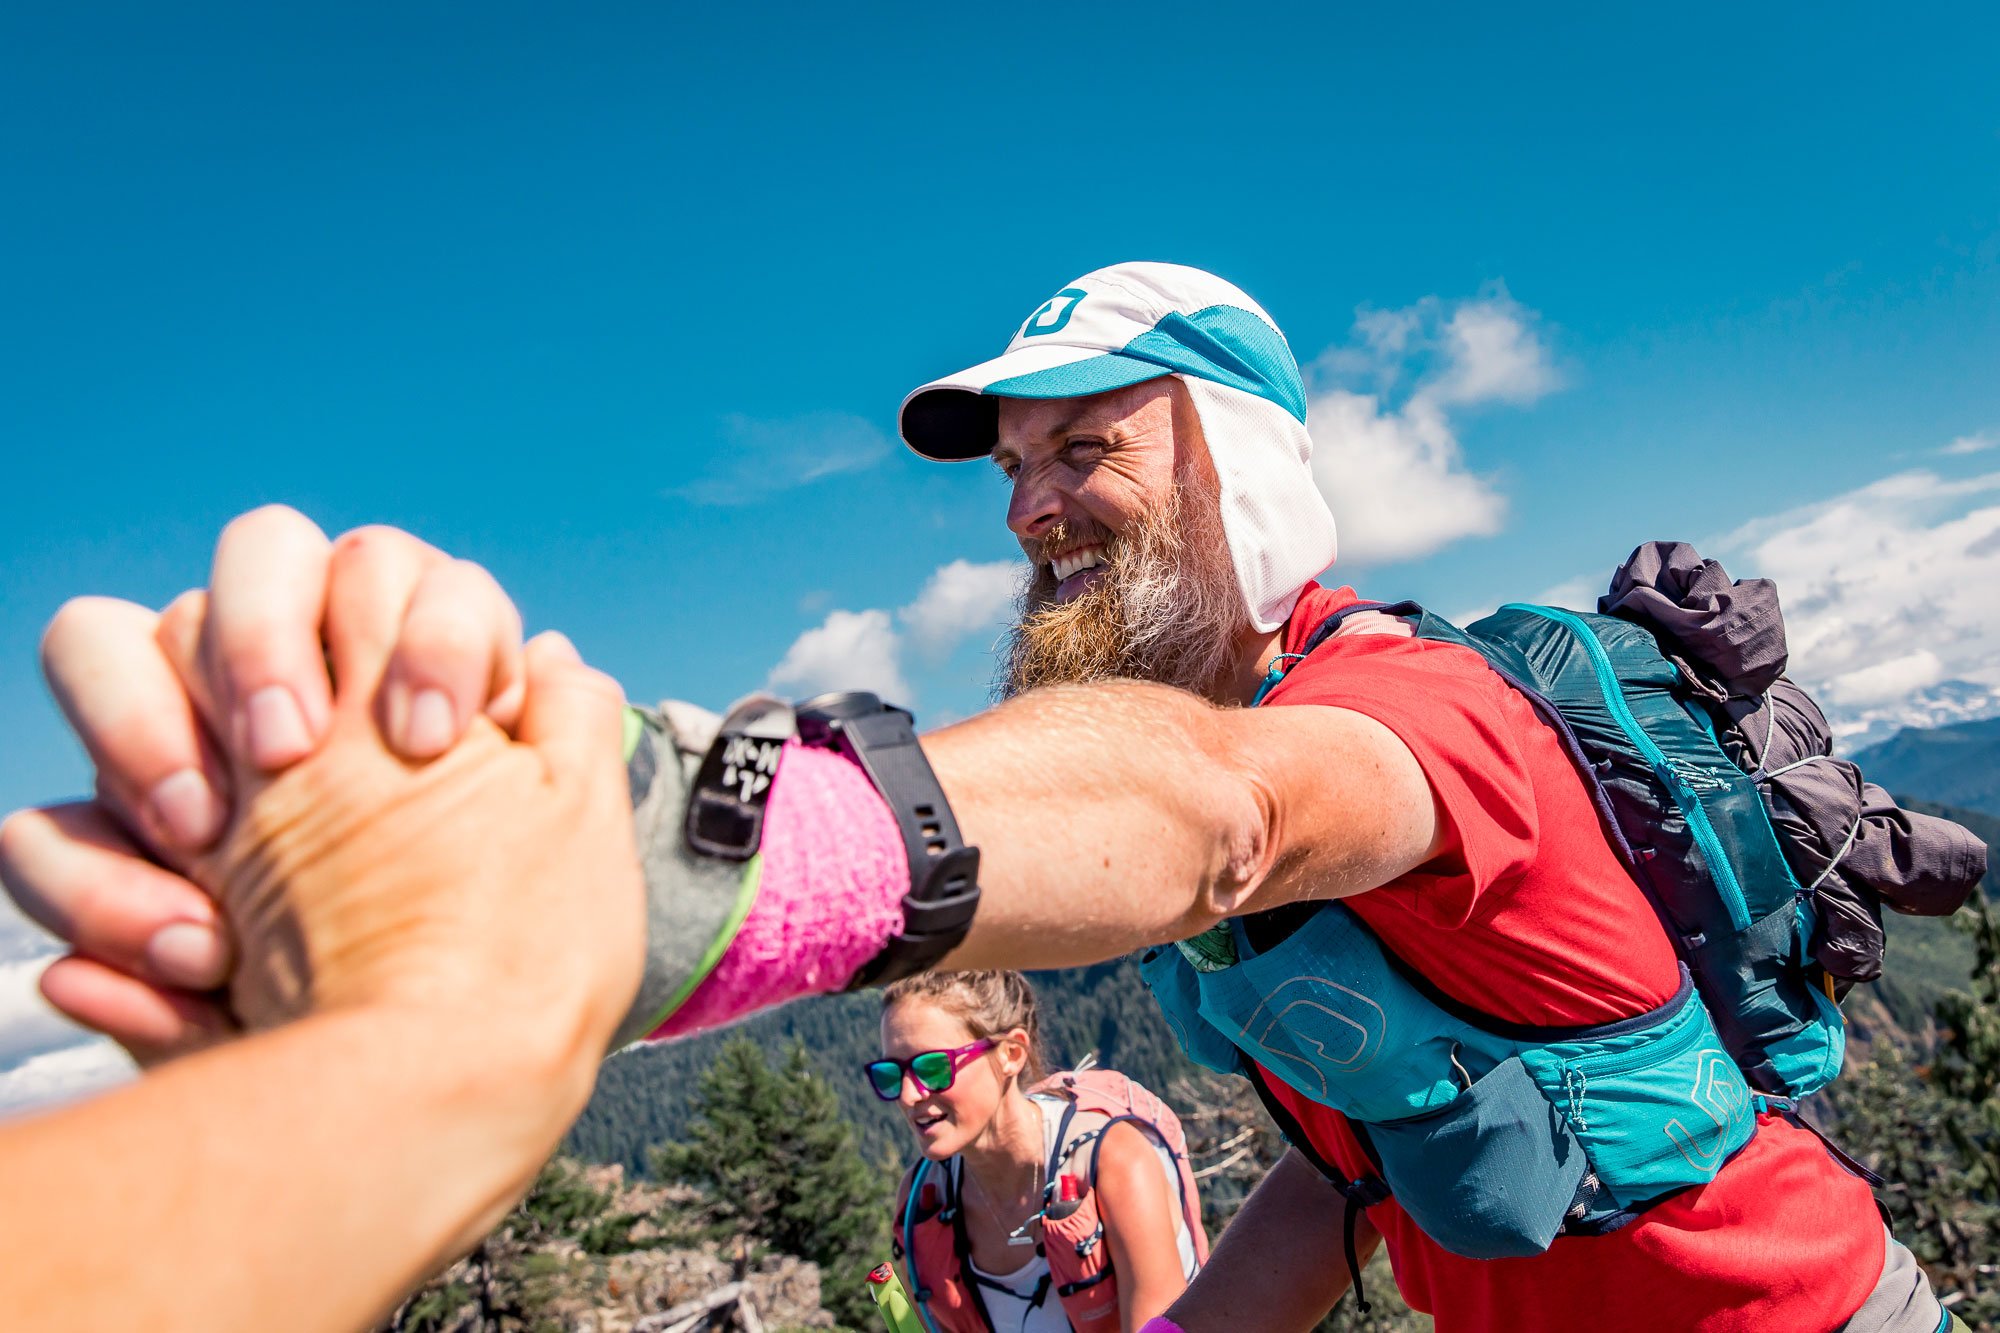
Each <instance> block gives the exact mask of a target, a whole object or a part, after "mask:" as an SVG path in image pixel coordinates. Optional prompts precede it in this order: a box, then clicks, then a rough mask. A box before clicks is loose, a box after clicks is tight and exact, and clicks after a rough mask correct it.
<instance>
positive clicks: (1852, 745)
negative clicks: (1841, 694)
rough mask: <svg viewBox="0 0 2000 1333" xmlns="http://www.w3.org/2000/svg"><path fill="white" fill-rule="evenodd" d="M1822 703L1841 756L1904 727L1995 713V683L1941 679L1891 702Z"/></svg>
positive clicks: (1998, 705)
mask: <svg viewBox="0 0 2000 1333" xmlns="http://www.w3.org/2000/svg"><path fill="white" fill-rule="evenodd" d="M1821 703H1822V704H1825V705H1826V715H1827V720H1828V721H1830V722H1832V723H1833V734H1834V735H1835V736H1836V737H1837V738H1838V739H1839V751H1838V752H1839V753H1840V754H1841V755H1842V756H1843V757H1852V756H1853V755H1854V754H1855V753H1856V752H1857V751H1859V750H1863V749H1866V748H1868V747H1870V746H1875V745H1880V744H1881V743H1882V742H1884V741H1886V740H1890V739H1892V738H1893V737H1894V736H1895V735H1896V733H1898V732H1900V731H1904V730H1907V729H1909V728H1916V729H1918V730H1930V729H1933V728H1938V727H1950V726H1956V725H1957V724H1958V723H1961V722H1977V721H1981V720H1983V719H1985V718H1989V717H2000V686H1993V685H1981V684H1979V683H1977V682H1975V681H1970V680H1941V681H1939V682H1938V683H1937V684H1935V685H1927V686H1925V687H1924V688H1923V689H1921V690H1912V691H1911V692H1910V693H1908V694H1906V695H1904V696H1902V697H1901V698H1899V699H1896V700H1894V701H1893V702H1890V703H1878V704H1868V705H1865V706H1859V707H1857V706H1854V705H1848V706H1845V707H1843V706H1841V705H1839V704H1832V703H1828V701H1826V700H1824V699H1822V700H1821ZM1883 785H1884V786H1887V785H1888V784H1886V783H1884V784H1883Z"/></svg>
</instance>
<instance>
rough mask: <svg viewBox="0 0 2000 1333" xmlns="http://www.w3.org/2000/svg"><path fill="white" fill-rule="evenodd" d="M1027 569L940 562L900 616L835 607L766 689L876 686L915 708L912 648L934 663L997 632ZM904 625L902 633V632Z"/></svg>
mask: <svg viewBox="0 0 2000 1333" xmlns="http://www.w3.org/2000/svg"><path fill="white" fill-rule="evenodd" d="M1023 572H1024V566H1023V565H1022V564H1021V563H1020V562H1019V561H1016V560H995V561H991V562H989V563H984V564H980V563H975V562H973V561H970V560H954V561H952V562H951V563H950V564H947V565H941V566H939V567H938V568H937V569H936V570H935V571H934V572H933V573H932V574H931V576H930V578H928V579H926V580H925V581H924V586H923V588H922V589H921V590H920V591H919V592H918V593H917V596H916V600H915V601H913V602H911V603H910V604H909V605H908V606H905V607H902V608H901V609H900V610H898V611H896V612H895V613H894V614H893V615H892V614H891V613H890V612H888V611H886V610H882V609H880V608H870V609H869V610H866V611H832V612H829V613H828V614H827V617H826V619H825V620H823V621H821V622H820V623H819V624H818V625H816V626H814V627H813V628H812V629H809V630H807V631H806V632H805V633H803V634H801V635H799V637H798V638H796V639H794V640H793V641H792V646H791V647H790V648H788V649H786V650H785V656H784V660H783V661H781V662H779V663H778V665H777V666H776V667H774V668H773V669H772V671H771V674H770V677H769V678H768V679H767V680H766V682H765V686H766V688H768V689H770V690H773V691H776V692H778V693H780V694H790V695H806V694H814V693H818V692H820V691H823V690H873V691H874V692H875V693H876V694H879V695H881V696H882V697H883V698H884V699H886V700H888V701H890V702H892V703H899V704H902V705H903V706H905V707H910V706H912V705H914V703H915V702H916V691H915V690H913V689H912V688H911V687H910V684H909V680H908V677H907V676H906V675H905V674H904V671H903V658H904V650H905V648H906V647H908V646H911V645H914V646H915V647H916V649H917V650H918V651H919V652H920V653H922V654H923V655H924V656H925V657H927V658H929V659H930V660H932V661H933V662H935V661H939V660H942V659H943V658H945V657H947V656H949V655H950V654H951V652H952V650H953V649H955V648H956V647H958V645H959V644H960V643H962V642H963V641H964V640H965V638H966V637H967V636H968V635H971V634H976V633H978V632H979V631H981V630H985V629H989V628H990V629H993V630H996V631H997V630H998V628H999V627H1000V624H1001V623H1002V620H1003V619H1004V617H1005V613H1006V611H1007V609H1008V607H1010V606H1012V605H1013V602H1014V596H1015V593H1016V591H1017V590H1018V589H1019V588H1020V584H1021V578H1022V575H1023ZM898 622H900V623H901V625H902V626H903V629H902V630H899V629H897V627H896V626H897V623H898ZM906 632H907V633H906ZM906 638H907V641H908V642H907V643H906Z"/></svg>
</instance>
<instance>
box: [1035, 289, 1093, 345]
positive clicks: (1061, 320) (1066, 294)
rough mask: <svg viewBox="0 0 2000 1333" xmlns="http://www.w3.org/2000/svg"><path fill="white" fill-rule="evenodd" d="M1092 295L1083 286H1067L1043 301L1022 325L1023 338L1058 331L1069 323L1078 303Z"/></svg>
mask: <svg viewBox="0 0 2000 1333" xmlns="http://www.w3.org/2000/svg"><path fill="white" fill-rule="evenodd" d="M1088 295H1090V293H1089V292H1086V291H1085V290H1084V289H1083V288H1081V287H1065V288H1063V289H1062V290H1061V291H1059V292H1057V293H1056V294H1055V295H1054V296H1051V297H1050V298H1049V299H1048V300H1046V301H1044V302H1042V304H1041V307H1040V308H1039V309H1038V310H1036V311H1035V313H1034V314H1032V315H1030V316H1028V322H1027V323H1026V324H1023V325H1022V326H1021V336H1022V337H1023V338H1035V337H1039V336H1040V335H1042V334H1044V333H1058V332H1060V331H1061V330H1062V328H1063V326H1064V325H1066V324H1068V323H1069V317H1070V316H1071V315H1072V314H1074V313H1076V307H1077V303H1078V302H1080V301H1081V300H1083V298H1084V297H1086V296H1088Z"/></svg>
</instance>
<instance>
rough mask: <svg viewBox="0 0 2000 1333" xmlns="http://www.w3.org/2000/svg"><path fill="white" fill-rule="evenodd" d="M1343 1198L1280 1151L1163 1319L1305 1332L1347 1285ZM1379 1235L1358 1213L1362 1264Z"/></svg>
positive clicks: (1189, 1328) (1189, 1329) (1198, 1332)
mask: <svg viewBox="0 0 2000 1333" xmlns="http://www.w3.org/2000/svg"><path fill="white" fill-rule="evenodd" d="M1345 1203H1346V1201H1345V1200H1344V1199H1342V1197H1341V1195H1340V1191H1338V1190H1336V1189H1335V1188H1334V1187H1333V1184H1332V1182H1330V1181H1328V1180H1327V1179H1326V1178H1325V1177H1324V1176H1322V1175H1320V1173H1319V1172H1318V1171H1317V1170H1315V1169H1314V1168H1313V1166H1312V1164H1311V1163H1309V1162H1307V1161H1306V1160H1305V1159H1304V1158H1303V1157H1301V1156H1299V1154H1298V1153H1296V1152H1287V1153H1286V1154H1285V1155H1284V1156H1283V1157H1281V1158H1279V1159H1278V1164H1277V1165H1276V1166H1275V1167H1273V1168H1271V1173H1270V1174H1269V1175H1268V1176H1266V1177H1264V1179H1263V1181H1262V1182H1260V1183H1259V1184H1258V1186H1257V1188H1256V1189H1255V1190H1253V1191H1252V1192H1251V1194H1250V1197H1249V1198H1248V1199H1246V1200H1244V1201H1243V1207H1242V1208H1241V1209H1239V1210H1238V1211H1237V1214H1236V1216H1235V1217H1234V1218H1232V1219H1231V1220H1230V1223H1229V1226H1228V1228H1227V1229H1226V1230H1224V1231H1223V1233H1222V1236H1221V1238H1220V1239H1219V1240H1218V1241H1217V1242H1216V1245H1215V1252H1214V1253H1213V1254H1211V1255H1210V1256H1209V1260H1208V1263H1207V1265H1206V1266H1205V1267H1203V1269H1202V1270H1201V1272H1199V1273H1197V1274H1195V1278H1194V1281H1193V1282H1192V1283H1190V1284H1189V1285H1188V1289H1187V1290H1186V1291H1185V1292H1183V1293H1182V1294H1181V1298H1180V1299H1179V1300H1177V1301H1175V1302H1174V1304H1173V1308H1171V1309H1170V1310H1168V1311H1167V1317H1168V1318H1170V1319H1172V1320H1173V1321H1174V1322H1175V1323H1177V1324H1179V1325H1180V1326H1181V1328H1183V1329H1184V1330H1186V1333H1230V1331H1231V1330H1235V1329H1240V1328H1256V1329H1268V1330H1271V1333H1287V1331H1288V1330H1298V1333H1305V1330H1307V1329H1310V1328H1311V1327H1312V1326H1313V1325H1314V1324H1316V1323H1318V1322H1319V1321H1320V1319H1321V1318H1323V1317H1324V1316H1325V1314H1326V1312H1327V1311H1328V1310H1331V1309H1332V1308H1333V1303H1334V1302H1335V1301H1337V1300H1339V1299H1340V1297H1341V1294H1342V1293H1343V1292H1345V1291H1346V1290H1347V1287H1348V1276H1347V1266H1346V1264H1345V1262H1344V1261H1343V1255H1342V1249H1341V1223H1342V1209H1343V1208H1344V1207H1345ZM1380 1241H1381V1236H1380V1235H1379V1234H1378V1233H1377V1232H1376V1230H1375V1228H1374V1227H1372V1226H1370V1225H1369V1224H1368V1219H1367V1218H1366V1217H1365V1216H1364V1217H1362V1218H1361V1219H1360V1220H1359V1223H1358V1229H1357V1231H1356V1232H1355V1243H1356V1246H1357V1248H1358V1251H1359V1255H1360V1260H1361V1262H1362V1263H1364V1264H1365V1263H1367V1262H1368V1256H1369V1255H1371V1254H1373V1253H1374V1252H1375V1246H1376V1245H1377V1244H1378V1243H1380Z"/></svg>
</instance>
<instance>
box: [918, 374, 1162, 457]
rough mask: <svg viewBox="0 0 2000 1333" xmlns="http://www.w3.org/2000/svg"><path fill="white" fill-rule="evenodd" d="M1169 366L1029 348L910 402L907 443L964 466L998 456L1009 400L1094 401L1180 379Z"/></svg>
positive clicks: (940, 383)
mask: <svg viewBox="0 0 2000 1333" xmlns="http://www.w3.org/2000/svg"><path fill="white" fill-rule="evenodd" d="M1173 373H1174V372H1173V369H1172V368H1171V367H1169V366H1163V365H1160V364H1159V363H1157V362H1154V361H1142V360H1140V359H1139V358H1138V357H1135V356H1124V355H1121V354H1119V353H1117V352H1102V351H1098V350H1097V349H1096V348H1092V347H1063V346H1041V347H1021V348H1017V349H1015V350H1014V351H1011V352H1008V353H1006V354H1005V355H1002V356H996V357H994V358H993V359H992V360H991V361H982V362H980V363H979V364H978V365H976V366H973V367H971V368H970V369H967V370H962V371H960V372H959V373H958V374H956V375H949V376H946V377H945V378H944V379H940V380H932V381H931V382H930V383H929V384H926V385H924V386H923V387H922V388H920V389H918V390H916V391H915V392H914V393H912V394H911V395H910V396H909V397H907V398H905V399H904V400H903V408H902V411H901V412H900V413H899V414H898V417H897V426H898V429H899V430H900V431H901V432H902V436H903V443H904V444H907V445H908V446H909V447H910V448H911V449H912V450H914V451H915V452H917V453H919V454H922V455H923V456H924V457H925V458H931V459H936V460H938V461H939V462H947V463H948V462H957V461H960V460H963V459H967V458H984V457H985V456H986V455H987V454H989V453H991V452H992V451H993V445H994V442H995V439H996V438H997V435H998V430H999V403H998V400H999V399H1002V398H1086V397H1089V396H1090V395H1091V394H1094V393H1109V392H1111V390H1113V389H1123V388H1125V387H1127V386H1128V385H1133V384H1139V383H1142V382H1144V381H1146V380H1153V379H1159V378H1160V377H1161V376H1163V375H1171V374H1173Z"/></svg>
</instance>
